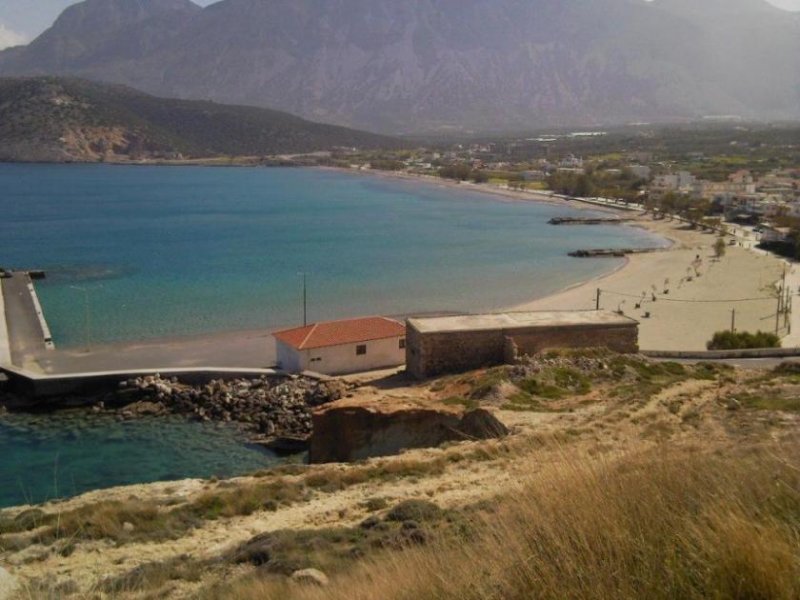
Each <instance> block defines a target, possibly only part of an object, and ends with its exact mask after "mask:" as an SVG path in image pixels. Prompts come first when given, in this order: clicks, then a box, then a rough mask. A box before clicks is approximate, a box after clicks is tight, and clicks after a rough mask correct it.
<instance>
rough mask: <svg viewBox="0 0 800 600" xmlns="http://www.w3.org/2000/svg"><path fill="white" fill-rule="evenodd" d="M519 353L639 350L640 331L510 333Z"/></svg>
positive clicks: (601, 329) (589, 329) (567, 329)
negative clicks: (594, 349)
mask: <svg viewBox="0 0 800 600" xmlns="http://www.w3.org/2000/svg"><path fill="white" fill-rule="evenodd" d="M507 335H508V336H509V337H510V338H512V339H513V340H514V342H515V343H516V345H517V349H518V352H519V353H520V354H527V355H529V356H532V355H534V354H537V353H539V352H541V351H543V350H547V349H552V348H596V347H605V348H609V349H610V350H614V351H615V352H622V353H634V352H638V351H639V331H638V327H637V326H636V325H630V326H603V327H590V326H586V325H581V326H575V327H552V328H547V329H536V330H535V331H525V330H523V331H509V332H508V334H507Z"/></svg>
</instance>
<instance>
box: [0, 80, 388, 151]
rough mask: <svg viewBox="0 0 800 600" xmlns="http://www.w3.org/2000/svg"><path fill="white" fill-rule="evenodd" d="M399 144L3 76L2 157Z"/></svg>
mask: <svg viewBox="0 0 800 600" xmlns="http://www.w3.org/2000/svg"><path fill="white" fill-rule="evenodd" d="M399 145H400V143H399V142H398V141H397V140H394V139H392V138H388V137H384V136H379V135H374V134H371V133H366V132H361V131H356V130H352V129H347V128H344V127H336V126H331V125H323V124H319V123H312V122H310V121H305V120H303V119H300V118H298V117H295V116H292V115H290V114H287V113H283V112H278V111H273V110H267V109H262V108H253V107H247V106H229V105H223V104H216V103H214V102H205V101H189V100H172V99H164V98H157V97H155V96H150V95H148V94H144V93H141V92H138V91H136V90H134V89H132V88H128V87H125V86H119V85H106V84H98V83H92V82H88V81H84V80H80V79H66V78H53V77H41V78H0V160H6V161H15V160H18V161H69V160H102V159H104V158H108V157H128V158H131V159H141V158H175V157H177V155H181V157H185V158H207V157H218V156H265V155H275V154H295V153H306V152H313V151H321V150H329V149H332V148H335V147H341V146H345V147H358V148H367V149H374V148H384V147H397V146H399Z"/></svg>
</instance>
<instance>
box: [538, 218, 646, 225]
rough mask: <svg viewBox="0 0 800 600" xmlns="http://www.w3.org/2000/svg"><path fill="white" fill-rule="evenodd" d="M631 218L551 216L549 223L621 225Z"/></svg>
mask: <svg viewBox="0 0 800 600" xmlns="http://www.w3.org/2000/svg"><path fill="white" fill-rule="evenodd" d="M630 221H632V219H625V218H620V217H553V218H552V219H550V220H549V221H548V224H549V225H622V224H623V223H629V222H630Z"/></svg>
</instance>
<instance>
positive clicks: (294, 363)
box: [273, 317, 406, 375]
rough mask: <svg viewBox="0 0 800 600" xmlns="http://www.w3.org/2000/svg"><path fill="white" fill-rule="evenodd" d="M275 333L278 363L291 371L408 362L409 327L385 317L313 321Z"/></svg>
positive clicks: (330, 371) (356, 369)
mask: <svg viewBox="0 0 800 600" xmlns="http://www.w3.org/2000/svg"><path fill="white" fill-rule="evenodd" d="M273 336H274V337H275V340H276V345H277V351H278V367H279V368H280V369H283V370H284V371H288V372H290V373H300V372H302V371H314V372H316V373H324V374H326V375H344V374H347V373H360V372H363V371H372V370H375V369H386V368H390V367H398V366H400V365H403V364H405V362H406V327H405V325H404V324H403V323H399V322H398V321H395V320H393V319H388V318H386V317H364V318H359V319H346V320H342V321H328V322H324V323H313V324H311V325H307V326H305V327H297V328H295V329H286V330H283V331H278V332H276V333H274V334H273Z"/></svg>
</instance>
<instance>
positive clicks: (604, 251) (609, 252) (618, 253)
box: [569, 248, 661, 258]
mask: <svg viewBox="0 0 800 600" xmlns="http://www.w3.org/2000/svg"><path fill="white" fill-rule="evenodd" d="M660 250H661V249H660V248H594V249H591V250H574V251H572V252H570V253H569V255H570V256H574V257H576V258H609V257H622V256H628V255H629V254H649V253H650V252H659V251H660Z"/></svg>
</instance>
